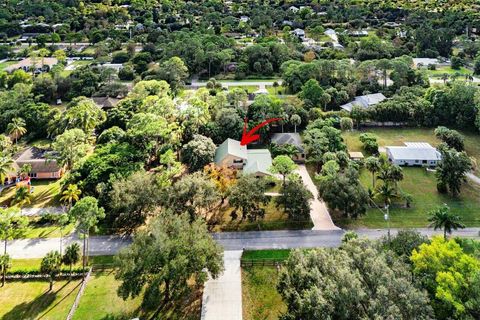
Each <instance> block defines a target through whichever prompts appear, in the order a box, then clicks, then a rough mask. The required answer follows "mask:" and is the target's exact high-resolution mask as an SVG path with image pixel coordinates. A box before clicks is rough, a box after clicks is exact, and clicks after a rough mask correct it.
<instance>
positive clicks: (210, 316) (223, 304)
mask: <svg viewBox="0 0 480 320" xmlns="http://www.w3.org/2000/svg"><path fill="white" fill-rule="evenodd" d="M241 257H242V251H241V250H237V251H225V252H224V254H223V261H224V263H225V271H224V272H223V274H222V275H221V276H220V277H218V279H215V280H214V279H210V280H208V281H207V282H206V283H205V288H204V290H203V297H202V316H201V319H202V320H224V319H228V320H242V271H241V268H240V258H241Z"/></svg>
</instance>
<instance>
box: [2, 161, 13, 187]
mask: <svg viewBox="0 0 480 320" xmlns="http://www.w3.org/2000/svg"><path fill="white" fill-rule="evenodd" d="M12 171H13V160H12V158H10V157H0V183H1V184H2V186H3V185H4V184H5V179H7V176H8V174H9V173H10V172H12Z"/></svg>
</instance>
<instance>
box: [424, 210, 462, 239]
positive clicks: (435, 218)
mask: <svg viewBox="0 0 480 320" xmlns="http://www.w3.org/2000/svg"><path fill="white" fill-rule="evenodd" d="M428 221H430V225H429V227H433V229H434V230H437V229H443V237H444V238H445V240H446V239H447V233H448V234H451V233H452V231H453V230H457V229H463V228H465V225H464V224H463V223H462V221H461V218H460V216H459V215H456V214H454V213H452V212H450V208H449V207H448V206H447V205H444V206H443V207H439V208H437V209H435V210H433V211H432V212H430V217H429V218H428Z"/></svg>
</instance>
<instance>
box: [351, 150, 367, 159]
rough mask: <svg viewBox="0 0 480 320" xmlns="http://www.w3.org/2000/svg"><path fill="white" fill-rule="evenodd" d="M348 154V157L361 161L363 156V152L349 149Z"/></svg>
mask: <svg viewBox="0 0 480 320" xmlns="http://www.w3.org/2000/svg"><path fill="white" fill-rule="evenodd" d="M348 156H349V157H350V159H352V160H353V161H362V160H363V158H364V156H363V153H361V152H358V151H350V152H349V153H348Z"/></svg>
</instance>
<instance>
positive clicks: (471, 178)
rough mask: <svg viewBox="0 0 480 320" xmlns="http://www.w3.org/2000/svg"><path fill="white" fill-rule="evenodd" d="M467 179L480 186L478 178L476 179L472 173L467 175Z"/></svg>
mask: <svg viewBox="0 0 480 320" xmlns="http://www.w3.org/2000/svg"><path fill="white" fill-rule="evenodd" d="M467 178H468V179H470V180H472V181H473V182H474V183H476V184H478V185H480V178H479V177H477V176H476V175H475V174H474V173H472V172H469V173H467Z"/></svg>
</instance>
